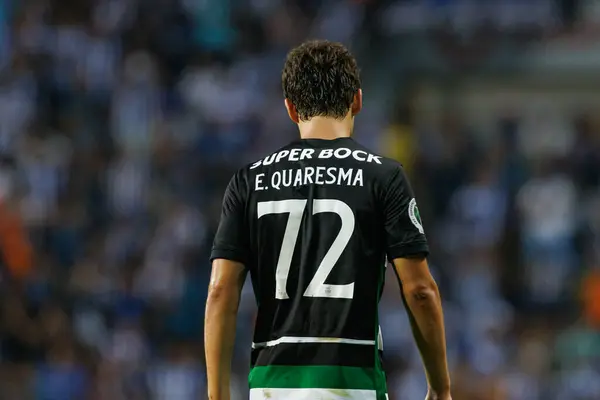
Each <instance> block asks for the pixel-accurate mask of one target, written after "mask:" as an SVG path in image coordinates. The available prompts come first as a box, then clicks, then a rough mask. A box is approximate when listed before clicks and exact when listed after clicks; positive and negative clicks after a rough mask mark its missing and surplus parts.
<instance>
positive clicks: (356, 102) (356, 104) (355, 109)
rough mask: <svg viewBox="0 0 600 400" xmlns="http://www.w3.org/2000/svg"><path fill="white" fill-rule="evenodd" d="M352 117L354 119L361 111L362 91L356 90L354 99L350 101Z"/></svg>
mask: <svg viewBox="0 0 600 400" xmlns="http://www.w3.org/2000/svg"><path fill="white" fill-rule="evenodd" d="M351 109H352V116H353V117H354V116H355V115H356V114H358V113H359V112H360V110H362V89H358V91H357V92H356V94H355V95H354V99H352V107H351Z"/></svg>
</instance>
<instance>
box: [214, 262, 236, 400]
mask: <svg viewBox="0 0 600 400" xmlns="http://www.w3.org/2000/svg"><path fill="white" fill-rule="evenodd" d="M245 280H246V268H245V267H244V265H243V264H242V263H239V262H236V261H231V260H226V259H223V258H218V259H215V260H213V263H212V273H211V277H210V286H209V289H208V298H207V300H206V317H205V326H204V346H205V353H206V369H207V375H208V397H209V399H210V400H229V396H230V394H229V384H230V380H231V377H230V373H231V372H230V371H231V359H232V357H233V345H234V341H235V329H236V319H237V312H238V306H239V304H240V294H241V291H242V288H243V286H244V281H245Z"/></svg>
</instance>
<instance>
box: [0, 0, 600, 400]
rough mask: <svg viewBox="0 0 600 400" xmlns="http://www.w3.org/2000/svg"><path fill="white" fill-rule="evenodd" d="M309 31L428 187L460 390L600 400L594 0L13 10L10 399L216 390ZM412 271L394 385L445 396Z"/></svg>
mask: <svg viewBox="0 0 600 400" xmlns="http://www.w3.org/2000/svg"><path fill="white" fill-rule="evenodd" d="M305 38H327V39H331V40H338V41H342V42H344V43H345V44H347V45H348V46H350V47H351V49H352V50H353V51H354V52H355V53H356V55H357V58H358V60H359V63H360V64H361V65H362V68H363V82H364V85H363V86H364V91H365V110H364V112H363V114H362V115H361V116H360V118H359V120H358V122H357V125H358V126H357V132H356V136H357V140H359V141H360V142H362V143H363V144H365V145H367V146H370V147H371V148H373V149H374V150H376V151H379V152H381V153H383V154H385V155H388V156H391V157H394V158H397V159H399V160H401V161H402V162H403V163H404V165H405V167H406V169H407V171H408V172H409V174H410V176H411V179H412V182H413V185H414V186H415V190H416V192H417V196H418V198H419V199H420V200H419V201H420V207H421V210H422V214H423V219H424V222H425V227H426V230H427V233H428V236H429V239H430V241H431V243H432V250H433V253H432V256H431V264H432V267H433V269H434V272H435V275H436V277H437V278H438V279H439V282H440V285H441V288H442V291H443V295H444V298H445V311H446V320H447V334H448V346H449V357H450V361H451V364H452V370H453V383H454V387H455V393H454V398H455V399H456V400H542V399H544V400H598V399H600V335H599V333H598V332H599V331H598V329H599V328H600V263H599V261H600V257H599V256H600V90H599V89H600V74H599V73H598V71H599V70H600V2H598V1H594V0H579V1H577V0H570V1H569V0H487V1H486V0H370V1H369V0H362V1H360V0H355V1H350V0H330V1H329V0H288V1H282V0H0V149H1V155H2V157H1V159H0V196H1V199H2V201H1V203H0V250H1V255H2V257H1V258H0V259H1V260H2V269H1V271H2V273H1V277H2V278H1V284H0V292H1V293H0V311H1V312H0V339H1V348H0V360H1V364H0V399H6V400H21V399H22V400H28V399H32V400H87V399H91V400H104V399H110V400H120V399H133V400H145V399H149V400H150V399H156V400H187V399H204V398H205V394H204V393H205V380H204V373H203V360H202V358H203V357H202V351H203V349H202V320H203V314H204V300H205V296H206V291H207V284H208V276H209V267H210V266H209V263H208V261H207V259H208V251H209V247H210V243H211V239H212V235H213V233H214V231H215V227H216V224H217V223H218V216H219V209H220V201H221V196H222V193H223V190H224V187H225V185H226V184H227V181H228V180H229V178H230V176H231V175H232V173H233V172H234V171H235V170H236V169H237V168H239V167H240V166H242V164H243V163H245V162H249V161H251V160H253V159H255V158H259V157H260V156H261V155H264V154H266V153H267V152H270V151H272V150H274V149H276V148H277V147H278V146H280V145H282V144H284V143H285V142H287V141H288V140H290V139H291V138H293V137H294V136H295V135H296V132H295V129H294V126H293V125H292V124H291V123H290V122H289V121H288V120H287V116H286V114H285V110H284V108H283V101H282V98H281V92H280V88H279V73H280V69H281V66H282V63H283V59H284V56H285V53H286V51H287V50H288V49H289V48H290V47H292V46H294V45H296V44H298V43H299V42H300V41H302V40H303V39H305ZM389 282H390V285H389V286H388V288H387V291H386V293H385V295H384V299H383V301H382V304H381V311H382V324H383V330H384V342H385V347H386V350H387V356H386V362H387V365H388V368H389V371H390V373H389V387H390V398H391V399H392V400H413V399H421V398H423V397H424V393H425V381H424V378H423V373H422V370H421V367H420V364H419V360H418V355H417V354H416V351H415V348H414V346H413V344H412V339H411V336H410V331H409V327H408V323H407V320H406V318H405V316H404V311H403V309H402V306H401V302H400V300H399V297H398V290H397V288H396V284H395V281H394V279H390V280H389ZM253 304H254V300H253V297H252V293H251V289H250V288H248V291H247V293H246V296H245V298H244V300H243V302H242V305H241V313H240V320H239V336H238V337H239V339H238V344H237V351H236V359H235V362H234V369H235V371H236V374H235V379H234V383H233V389H234V397H233V398H234V399H243V398H247V393H246V390H245V382H246V373H247V368H248V362H249V360H248V355H249V354H248V353H249V352H248V350H249V343H250V338H251V330H252V323H253V313H254V305H253Z"/></svg>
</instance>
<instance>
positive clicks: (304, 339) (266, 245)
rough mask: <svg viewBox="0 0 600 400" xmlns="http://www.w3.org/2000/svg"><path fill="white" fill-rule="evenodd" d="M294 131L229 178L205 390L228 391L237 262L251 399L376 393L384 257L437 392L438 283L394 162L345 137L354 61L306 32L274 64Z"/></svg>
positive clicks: (383, 392) (220, 396) (433, 394)
mask: <svg viewBox="0 0 600 400" xmlns="http://www.w3.org/2000/svg"><path fill="white" fill-rule="evenodd" d="M282 84H283V93H284V95H285V106H286V108H287V111H288V114H289V116H290V119H291V120H292V121H293V122H294V123H296V124H297V125H298V128H299V131H300V139H299V140H296V141H294V142H292V143H290V144H289V145H287V146H285V147H283V148H281V149H279V150H277V151H276V152H275V153H273V154H271V155H268V156H267V157H265V158H263V159H261V160H258V161H256V162H255V163H253V164H251V165H248V166H246V167H245V168H242V169H241V170H239V172H237V173H236V174H235V176H234V177H233V178H232V179H231V181H230V183H229V186H228V188H227V190H226V193H225V197H224V200H223V209H222V214H221V221H220V225H219V228H218V231H217V234H216V237H215V239H214V245H213V249H212V254H211V260H212V276H211V281H210V288H209V295H208V300H207V305H206V321H205V323H206V325H205V347H206V365H207V373H208V390H209V398H210V399H211V400H229V396H230V394H229V384H230V368H231V358H232V351H233V343H234V335H235V327H236V314H237V309H238V304H239V299H240V292H241V290H242V286H243V284H244V280H245V277H246V274H247V273H248V272H249V273H250V276H251V280H252V286H253V288H254V293H255V296H256V301H257V304H258V315H257V319H256V327H255V332H254V342H253V344H252V357H251V359H252V365H251V367H252V369H251V371H250V376H249V385H250V399H251V400H266V399H269V400H320V399H323V400H342V399H344V400H349V399H350V400H383V399H386V398H387V389H386V380H385V374H384V370H383V367H382V359H381V356H382V340H381V335H380V328H379V319H378V309H377V307H378V302H379V299H380V297H381V292H382V290H383V284H384V276H385V269H386V255H387V260H390V261H391V262H392V263H393V266H394V269H395V271H396V272H397V276H398V278H399V281H400V282H401V289H402V290H401V293H402V298H403V300H404V302H405V304H406V305H407V309H408V312H409V317H410V322H411V326H412V329H413V333H414V337H415V340H416V343H417V346H418V348H419V350H420V353H421V356H422V360H423V364H424V367H425V372H426V377H427V381H428V386H429V392H428V394H427V399H429V400H434V399H439V400H449V399H450V378H449V374H448V367H447V363H446V348H445V347H446V345H445V338H444V325H443V317H442V308H441V301H440V295H439V292H438V289H437V285H436V283H435V282H434V280H433V278H432V276H431V274H430V272H429V268H428V265H427V261H426V256H427V254H428V246H427V241H426V239H425V235H424V233H423V226H422V223H421V219H420V216H419V211H418V208H417V204H416V201H415V199H414V195H413V192H412V189H411V187H410V185H409V183H408V181H407V179H406V176H405V175H404V172H403V170H402V166H401V165H400V164H399V163H397V162H396V161H393V160H390V159H387V158H384V157H381V156H378V155H376V154H375V153H373V152H371V151H370V150H368V149H366V148H364V147H363V146H361V145H359V144H358V143H356V142H355V141H354V140H353V139H352V138H351V135H352V130H353V125H354V118H355V116H356V115H357V114H358V112H359V111H360V109H361V107H362V91H361V88H360V78H359V73H358V68H357V65H356V61H355V60H354V58H353V57H352V55H351V54H350V53H349V52H348V50H347V49H346V48H344V46H342V45H341V44H337V43H331V42H327V41H310V42H306V43H304V44H302V45H300V46H299V47H297V48H295V49H293V50H292V51H291V52H290V53H289V54H288V57H287V60H286V62H285V66H284V69H283V74H282Z"/></svg>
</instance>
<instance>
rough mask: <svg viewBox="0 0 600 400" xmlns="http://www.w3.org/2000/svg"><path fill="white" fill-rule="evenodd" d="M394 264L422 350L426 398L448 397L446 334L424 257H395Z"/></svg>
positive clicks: (439, 304) (444, 398)
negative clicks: (427, 391) (427, 390)
mask: <svg viewBox="0 0 600 400" xmlns="http://www.w3.org/2000/svg"><path fill="white" fill-rule="evenodd" d="M394 267H395V268H396V272H397V274H398V278H399V279H400V285H401V289H402V298H403V300H404V303H405V305H406V306H407V311H408V315H409V319H410V324H411V327H412V331H413V336H414V337H415V341H416V343H417V347H418V348H419V352H420V353H421V358H422V359H423V365H424V367H425V373H426V375H427V382H428V384H429V394H428V396H427V399H428V400H450V398H451V396H450V374H449V373H448V364H447V362H446V337H445V336H446V335H445V332H444V317H443V313H442V302H441V298H440V292H439V290H438V287H437V284H436V283H435V280H434V279H433V277H432V276H431V272H430V271H429V266H428V265H427V260H426V259H425V258H424V257H420V256H419V257H411V258H397V259H395V260H394Z"/></svg>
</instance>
